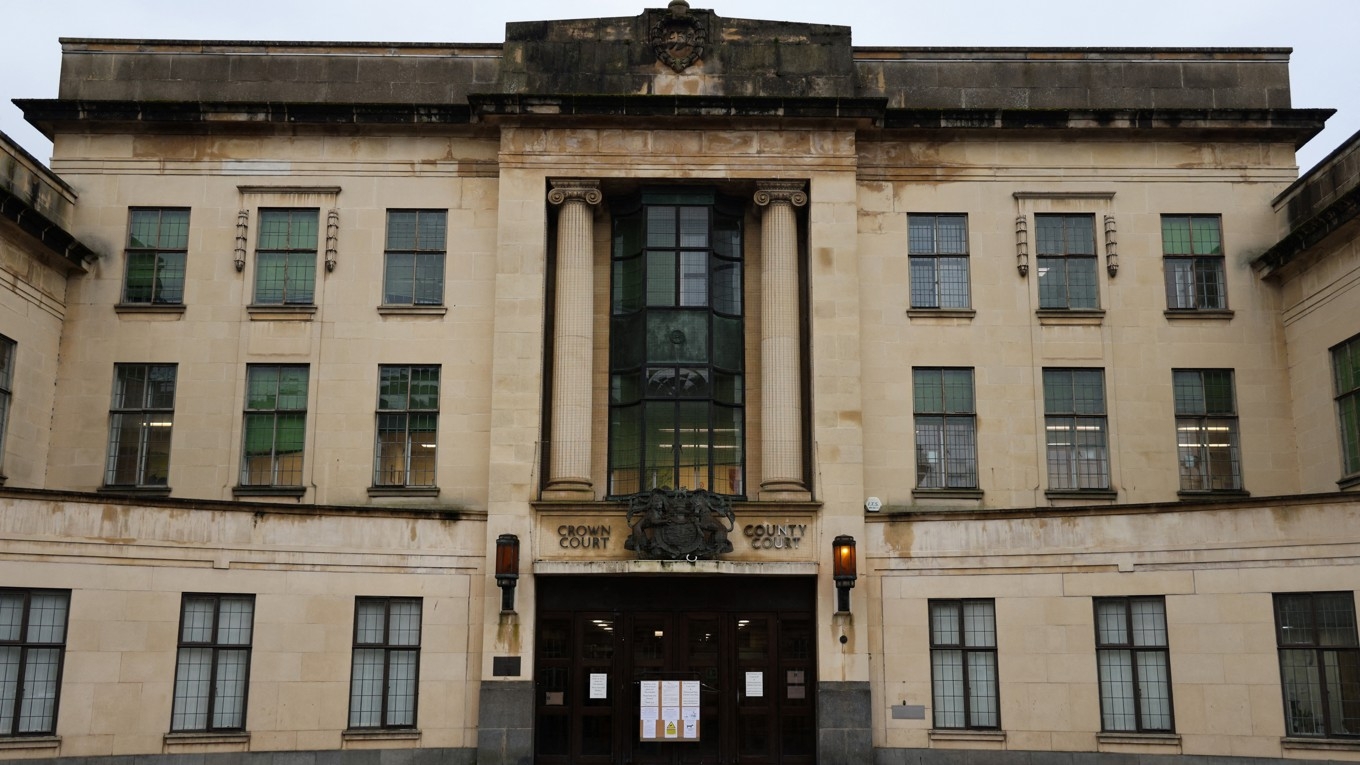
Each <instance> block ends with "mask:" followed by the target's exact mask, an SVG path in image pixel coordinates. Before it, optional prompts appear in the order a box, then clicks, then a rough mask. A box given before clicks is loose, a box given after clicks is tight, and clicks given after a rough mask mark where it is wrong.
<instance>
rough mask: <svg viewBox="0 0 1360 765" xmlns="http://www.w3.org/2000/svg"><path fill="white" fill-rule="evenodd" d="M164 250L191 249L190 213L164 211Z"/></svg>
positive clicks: (162, 221) (162, 217) (161, 240)
mask: <svg viewBox="0 0 1360 765" xmlns="http://www.w3.org/2000/svg"><path fill="white" fill-rule="evenodd" d="M158 246H159V247H160V248H161V249H162V250H183V249H187V248H188V247H189V211H188V210H162V211H161V231H160V243H159V245H158Z"/></svg>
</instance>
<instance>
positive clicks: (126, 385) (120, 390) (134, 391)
mask: <svg viewBox="0 0 1360 765" xmlns="http://www.w3.org/2000/svg"><path fill="white" fill-rule="evenodd" d="M146 373H147V368H146V366H145V365H143V364H119V365H118V366H117V367H116V368H115V378H116V379H115V380H114V387H113V408H114V409H137V408H141V406H142V402H143V401H144V400H145V398H146Z"/></svg>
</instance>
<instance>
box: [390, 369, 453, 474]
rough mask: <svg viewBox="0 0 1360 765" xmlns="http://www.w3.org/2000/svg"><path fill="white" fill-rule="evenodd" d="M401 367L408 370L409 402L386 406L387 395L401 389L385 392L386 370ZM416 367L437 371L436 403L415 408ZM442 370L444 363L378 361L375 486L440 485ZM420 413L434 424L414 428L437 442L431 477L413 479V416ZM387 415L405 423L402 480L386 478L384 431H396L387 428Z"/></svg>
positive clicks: (434, 442) (431, 457) (433, 445)
mask: <svg viewBox="0 0 1360 765" xmlns="http://www.w3.org/2000/svg"><path fill="white" fill-rule="evenodd" d="M401 370H404V371H405V378H404V379H405V384H406V390H405V404H404V406H403V407H401V408H389V407H385V406H384V401H385V399H386V398H388V397H390V396H395V395H397V393H395V392H393V393H384V392H383V386H384V383H385V381H386V377H385V376H384V374H385V373H386V372H396V371H401ZM416 370H426V371H430V370H432V371H433V375H434V376H433V384H434V402H433V406H432V407H430V408H412V406H411V399H412V398H413V396H414V395H415V394H413V393H412V388H414V386H415V383H414V378H415V372H416ZM441 373H442V369H441V367H440V365H438V364H379V365H378V403H377V412H376V414H375V416H374V426H373V441H374V445H373V487H374V488H385V489H401V488H432V487H435V486H438V482H437V476H438V464H439V459H438V458H439V446H438V445H439V403H440V402H439V397H440V385H441V380H440V375H441ZM426 382H429V381H428V380H427V381H426ZM418 417H428V418H431V422H430V427H429V429H428V430H420V431H414V432H420V433H426V434H429V438H430V440H431V441H432V442H433V443H432V448H431V449H430V455H429V462H430V467H429V470H428V474H429V479H428V480H427V481H423V482H420V481H413V480H411V479H412V475H413V471H412V467H411V463H412V460H413V459H414V457H413V452H414V448H413V444H412V440H411V434H412V432H413V431H412V429H411V420H412V418H418ZM385 419H386V420H389V421H397V420H400V421H401V422H402V423H403V424H402V426H401V432H402V433H403V434H404V435H403V439H402V443H401V450H402V455H401V461H402V468H401V476H400V478H401V480H400V481H387V480H384V475H385V474H386V473H387V470H386V469H385V467H384V466H385V463H384V451H383V446H384V441H383V433H384V432H395V431H393V430H392V429H391V428H388V429H386V430H385V429H384V428H383V421H384V420H385Z"/></svg>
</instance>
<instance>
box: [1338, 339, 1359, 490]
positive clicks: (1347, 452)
mask: <svg viewBox="0 0 1360 765" xmlns="http://www.w3.org/2000/svg"><path fill="white" fill-rule="evenodd" d="M1332 373H1333V380H1334V382H1335V384H1336V385H1335V387H1336V412H1337V418H1338V422H1339V425H1340V428H1341V472H1342V474H1343V475H1346V476H1351V475H1356V474H1358V473H1360V335H1356V336H1355V337H1352V338H1351V339H1349V340H1347V341H1346V342H1344V343H1342V344H1340V345H1338V346H1336V347H1335V348H1332Z"/></svg>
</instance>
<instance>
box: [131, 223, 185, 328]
mask: <svg viewBox="0 0 1360 765" xmlns="http://www.w3.org/2000/svg"><path fill="white" fill-rule="evenodd" d="M188 249H189V210H188V209H187V208H173V207H166V208H160V207H156V208H133V209H132V210H129V211H128V241H127V250H126V264H125V268H126V270H125V271H124V275H123V302H124V303H128V304H160V305H177V304H180V303H183V302H184V269H185V261H186V259H187V256H188Z"/></svg>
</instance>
